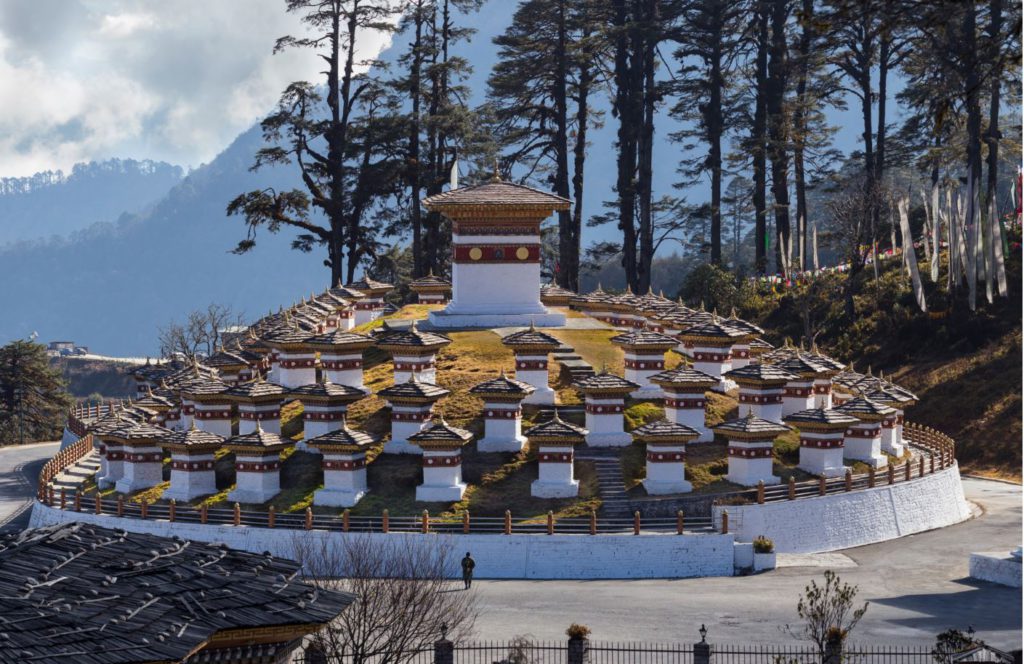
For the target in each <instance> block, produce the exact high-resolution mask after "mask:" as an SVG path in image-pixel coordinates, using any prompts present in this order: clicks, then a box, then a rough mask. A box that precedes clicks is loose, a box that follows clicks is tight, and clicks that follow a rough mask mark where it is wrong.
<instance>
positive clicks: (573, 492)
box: [530, 480, 580, 498]
mask: <svg viewBox="0 0 1024 664" xmlns="http://www.w3.org/2000/svg"><path fill="white" fill-rule="evenodd" d="M579 492H580V481H579V480H571V481H569V482H542V481H540V480H534V481H533V483H532V484H531V485H530V495H531V496H533V497H534V498H574V497H576V496H577V495H579Z"/></svg>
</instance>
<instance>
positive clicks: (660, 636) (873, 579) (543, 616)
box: [473, 478, 1021, 648]
mask: <svg viewBox="0 0 1024 664" xmlns="http://www.w3.org/2000/svg"><path fill="white" fill-rule="evenodd" d="M964 490H965V492H966V494H967V498H968V500H970V501H972V502H973V503H975V504H976V505H977V506H979V507H981V508H982V510H984V513H983V514H981V515H980V516H978V517H976V518H974V519H971V520H969V521H966V522H964V523H961V524H958V525H956V526H951V527H949V528H943V529H940V530H934V531H930V532H926V533H920V534H918V535H911V536H909V537H904V538H901V539H898V540H892V541H889V542H883V543H881V544H872V545H869V546H863V547H858V548H854V549H848V550H846V551H843V552H842V553H843V554H845V555H836V554H826V555H824V556H800V557H795V558H796V560H795V561H793V562H801V563H807V564H809V565H816V566H798V567H785V568H780V569H776V570H774V571H772V572H768V573H764V574H759V575H757V576H753V577H731V578H705V579H679V580H642V581H479V582H474V584H473V588H474V589H475V590H476V592H477V593H479V601H480V603H481V607H480V608H481V611H480V613H481V617H480V619H479V620H478V621H477V631H478V634H479V636H480V638H483V639H505V638H508V637H509V636H511V635H515V634H529V635H531V636H533V637H535V638H538V639H560V638H563V633H564V630H565V628H566V627H568V626H569V624H570V623H573V622H578V623H583V624H586V625H587V626H589V627H590V628H591V630H593V636H592V638H594V639H600V640H608V641H656V642H682V643H690V642H693V641H695V640H699V637H698V634H697V629H698V628H699V627H700V625H701V624H702V623H703V624H706V625H707V626H708V630H709V634H710V637H709V640H713V641H716V642H718V643H732V644H741V643H794V639H793V637H792V636H791V635H789V634H788V633H786V632H785V626H786V624H787V623H789V624H791V625H793V626H794V627H797V616H796V604H797V600H798V599H799V597H800V595H801V593H802V591H803V589H804V587H805V586H806V585H807V583H808V582H809V581H810V580H811V579H818V580H820V579H821V577H822V573H823V572H824V571H825V569H827V567H828V566H832V567H836V568H837V569H836V572H837V574H838V575H839V576H840V578H841V579H842V580H843V581H846V582H848V583H851V584H855V585H857V586H858V587H859V588H860V593H859V595H858V597H859V598H860V599H862V600H867V601H869V602H870V606H869V607H868V611H867V614H866V615H865V617H864V619H863V620H862V621H861V623H860V624H859V625H858V626H857V627H856V629H855V631H854V632H853V635H852V641H855V642H857V643H866V644H875V643H878V644H881V643H892V644H900V645H931V644H933V643H934V636H935V634H937V633H939V632H941V631H943V630H945V629H947V628H950V627H958V628H961V629H966V628H967V626H968V625H972V626H974V628H975V630H977V632H978V633H979V636H980V637H981V638H983V639H985V640H987V641H988V642H989V643H991V644H992V645H995V646H997V647H1004V648H1020V647H1021V591H1020V590H1015V589H1011V588H1006V587H1002V586H997V585H995V584H990V583H985V582H981V581H973V580H971V579H970V578H969V577H968V576H967V565H968V555H969V554H970V553H971V552H972V551H1009V550H1011V549H1012V548H1015V547H1016V546H1018V545H1019V544H1020V542H1021V487H1020V486H1018V485H1012V484H1004V483H1000V482H991V481H984V480H975V479H969V478H965V479H964ZM486 565H487V561H486V560H479V559H478V560H477V570H478V571H480V570H482V569H483V568H484V567H485V566H486Z"/></svg>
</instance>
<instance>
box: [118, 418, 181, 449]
mask: <svg viewBox="0 0 1024 664" xmlns="http://www.w3.org/2000/svg"><path fill="white" fill-rule="evenodd" d="M170 433H171V431H170V430H169V429H165V428H163V427H160V426H156V425H155V424H149V423H147V422H131V421H130V420H127V421H126V424H125V426H122V427H118V428H115V429H113V430H111V431H109V432H108V433H107V434H106V437H108V438H114V439H117V440H120V441H123V442H125V443H129V444H130V443H136V442H158V441H161V440H163V439H164V438H165V437H166V436H167V435H168V434H170Z"/></svg>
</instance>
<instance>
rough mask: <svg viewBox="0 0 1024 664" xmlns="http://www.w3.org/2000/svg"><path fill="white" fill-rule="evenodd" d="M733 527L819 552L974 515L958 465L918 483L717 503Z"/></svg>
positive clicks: (784, 547) (780, 547)
mask: <svg viewBox="0 0 1024 664" xmlns="http://www.w3.org/2000/svg"><path fill="white" fill-rule="evenodd" d="M723 511H728V512H729V530H730V531H731V532H733V533H734V534H735V535H736V539H737V540H739V541H742V542H749V541H751V540H753V539H754V538H755V537H757V536H758V535H765V536H766V537H769V538H771V539H772V541H774V542H775V549H776V551H780V552H785V553H819V552H823V551H835V550H837V549H846V548H849V547H853V546H862V545H864V544H872V543H874V542H883V541H885V540H890V539H895V538H897V537H903V536H905V535H911V534H913V533H919V532H923V531H925V530H932V529H934V528H942V527H944V526H950V525H953V524H954V523H959V522H961V521H964V520H966V519H968V518H970V516H971V511H970V508H969V506H968V504H967V501H966V500H965V499H964V491H963V486H962V485H961V483H960V469H959V467H958V465H957V464H955V463H954V464H952V465H950V466H949V467H947V468H945V469H943V470H940V471H937V472H935V473H934V474H931V475H926V476H925V477H921V478H919V479H915V480H914V481H912V482H898V483H896V484H891V485H889V484H881V485H880V486H876V487H875V488H873V489H863V490H860V491H852V492H850V493H835V494H829V495H826V496H817V497H813V498H802V499H800V500H794V501H779V502H771V503H765V504H763V505H757V504H753V505H729V506H724V507H720V506H715V507H714V522H715V523H716V524H720V523H721V515H722V512H723Z"/></svg>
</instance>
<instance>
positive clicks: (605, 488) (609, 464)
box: [576, 448, 633, 519]
mask: <svg viewBox="0 0 1024 664" xmlns="http://www.w3.org/2000/svg"><path fill="white" fill-rule="evenodd" d="M620 454H621V450H619V449H614V448H583V449H580V450H578V451H577V453H576V458H577V459H580V460H587V461H591V462H593V464H594V471H595V472H596V474H597V488H598V492H599V493H600V494H601V514H600V515H601V516H602V517H604V518H606V519H629V518H631V517H632V516H633V515H632V513H631V512H630V511H629V497H628V496H627V495H626V485H625V484H623V482H622V466H621V465H620V464H619V455H620Z"/></svg>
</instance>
